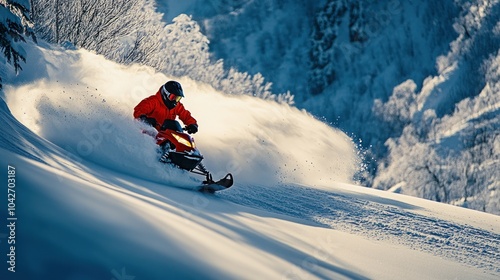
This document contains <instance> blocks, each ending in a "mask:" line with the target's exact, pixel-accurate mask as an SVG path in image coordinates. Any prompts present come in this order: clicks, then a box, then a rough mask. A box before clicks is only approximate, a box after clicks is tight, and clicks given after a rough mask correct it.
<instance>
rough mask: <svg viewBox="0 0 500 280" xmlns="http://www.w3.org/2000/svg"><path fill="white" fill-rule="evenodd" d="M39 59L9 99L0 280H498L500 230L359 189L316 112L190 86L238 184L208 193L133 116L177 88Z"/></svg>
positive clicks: (202, 143) (105, 67) (203, 140)
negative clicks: (12, 213)
mask: <svg viewBox="0 0 500 280" xmlns="http://www.w3.org/2000/svg"><path fill="white" fill-rule="evenodd" d="M28 53H29V55H30V56H39V57H40V59H30V58H29V57H28V59H27V61H28V63H31V64H30V65H27V67H25V69H36V71H29V70H26V71H25V72H23V73H22V74H21V75H20V76H19V77H18V78H17V79H16V80H13V81H11V83H10V85H8V86H6V87H5V93H4V94H3V96H2V99H3V100H5V101H6V103H4V102H3V101H0V104H1V106H0V108H1V110H0V118H1V122H2V126H1V130H2V131H1V133H0V164H1V166H3V168H4V170H5V171H4V172H2V173H1V176H2V179H1V180H2V181H3V182H7V171H6V169H7V165H12V166H14V167H15V168H16V192H17V193H16V194H17V199H16V217H17V218H18V221H17V225H18V226H17V227H16V232H15V234H16V235H15V237H16V242H17V243H16V256H17V258H16V272H15V273H11V272H8V271H7V268H6V267H5V266H4V268H3V269H2V270H1V273H2V277H1V279H132V278H133V277H135V279H192V278H204V279H205V278H206V279H288V278H293V279H297V278H301V279H317V278H318V279H401V278H402V276H404V277H403V278H405V279H498V277H499V276H500V264H499V259H500V245H499V242H498V241H499V240H500V226H499V225H500V217H498V216H495V215H489V214H485V213H481V212H477V211H471V210H467V209H462V208H457V207H453V206H449V205H444V204H438V203H434V202H431V201H424V200H421V199H417V198H411V197H407V196H403V195H398V194H392V193H386V192H381V191H377V190H371V189H366V188H363V187H358V186H355V185H353V184H352V181H351V178H352V175H353V174H354V173H355V172H356V168H357V164H358V163H357V154H356V153H357V151H356V150H355V148H354V146H353V144H352V143H351V142H350V139H349V138H348V137H346V136H345V135H344V134H342V133H341V132H339V131H336V130H334V129H332V128H331V127H328V126H326V125H324V124H323V123H321V122H319V121H317V120H315V119H314V118H312V117H311V116H310V115H309V114H307V113H306V112H302V111H299V110H296V109H294V108H291V107H288V106H287V105H279V104H276V103H273V102H269V101H263V100H257V99H253V98H249V97H234V96H233V97H228V96H225V95H224V94H222V93H218V92H216V91H214V90H213V89H211V88H209V87H207V86H205V85H203V84H199V83H196V82H195V81H192V80H189V79H188V78H181V79H179V80H180V81H181V82H182V83H183V85H184V86H185V91H186V98H185V102H184V103H185V105H186V106H187V107H188V108H189V109H190V110H191V111H192V113H193V115H194V116H195V117H197V118H198V120H199V123H200V132H199V133H198V134H196V139H197V142H198V146H199V147H200V149H201V150H202V152H203V153H204V155H205V157H206V159H207V160H206V163H207V167H209V168H211V169H212V170H213V171H214V173H215V174H217V173H224V172H227V171H232V172H234V174H235V178H236V180H237V183H236V185H235V186H234V187H233V188H232V189H230V190H227V191H224V192H220V193H217V194H216V195H203V194H199V193H196V192H192V191H189V190H185V189H182V188H186V187H189V186H190V185H191V184H193V183H194V182H195V181H196V179H197V178H195V177H192V176H179V175H185V174H182V172H180V171H177V170H174V169H168V168H166V167H165V166H162V165H160V164H158V163H156V162H155V161H154V159H155V156H156V155H155V147H154V143H153V142H152V141H151V139H148V138H147V136H145V135H142V134H141V133H139V128H140V125H139V124H138V123H136V122H134V121H133V120H132V119H131V110H132V107H133V105H134V104H135V103H136V102H138V101H139V100H140V99H142V98H144V97H145V96H148V95H149V94H152V93H153V92H154V91H155V90H156V89H157V87H158V86H159V85H160V84H161V83H162V82H164V81H165V79H167V78H168V77H165V76H163V75H161V74H158V73H154V72H153V71H152V70H151V69H149V68H145V67H139V66H131V67H123V66H120V65H117V64H114V63H111V62H109V61H106V60H104V59H103V58H102V57H99V56H95V55H93V54H90V53H88V52H85V51H64V50H58V49H56V50H48V49H31V50H29V52H28ZM207 104H210V106H207ZM174 178H177V179H174ZM3 193H4V194H3V195H2V201H6V191H5V192H3ZM1 205H2V207H3V208H4V209H2V211H1V212H0V213H2V220H3V221H6V218H5V217H4V215H6V211H5V210H6V208H7V206H6V205H5V204H4V203H2V204H1ZM0 233H4V232H0ZM8 234H10V233H8ZM0 237H1V238H2V239H1V241H2V243H0V248H1V251H2V254H1V255H2V262H3V263H4V264H5V263H6V260H5V258H6V253H4V252H7V250H8V249H7V247H6V246H5V245H6V244H5V242H4V241H5V240H6V239H4V237H7V235H6V234H1V235H0ZM3 275H5V276H6V277H4V276H3ZM7 277H8V278H7Z"/></svg>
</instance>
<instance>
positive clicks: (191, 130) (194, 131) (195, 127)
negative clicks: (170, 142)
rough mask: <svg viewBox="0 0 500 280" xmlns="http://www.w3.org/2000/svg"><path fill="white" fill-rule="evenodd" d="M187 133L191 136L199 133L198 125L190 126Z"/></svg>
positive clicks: (187, 127)
mask: <svg viewBox="0 0 500 280" xmlns="http://www.w3.org/2000/svg"><path fill="white" fill-rule="evenodd" d="M186 131H187V132H188V133H189V134H194V133H196V132H198V125H197V124H190V125H188V126H186Z"/></svg>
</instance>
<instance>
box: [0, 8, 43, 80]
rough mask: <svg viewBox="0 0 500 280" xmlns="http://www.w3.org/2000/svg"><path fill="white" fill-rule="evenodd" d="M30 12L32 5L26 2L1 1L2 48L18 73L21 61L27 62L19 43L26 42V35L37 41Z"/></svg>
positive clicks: (0, 33) (0, 41)
mask: <svg viewBox="0 0 500 280" xmlns="http://www.w3.org/2000/svg"><path fill="white" fill-rule="evenodd" d="M29 11H30V5H29V2H28V1H26V0H0V48H1V50H2V52H3V54H4V56H5V58H6V59H7V61H8V62H11V63H12V64H13V65H14V69H15V70H16V72H17V71H19V70H22V67H21V64H20V61H21V60H22V61H26V57H25V56H26V55H25V53H24V50H23V48H22V47H20V46H19V45H18V44H17V42H19V41H22V42H25V41H26V40H25V38H24V36H25V35H27V36H31V37H32V38H33V40H34V39H35V36H34V33H33V31H32V29H31V26H32V23H31V19H30V16H29ZM1 87H2V78H1V77H0V88H1Z"/></svg>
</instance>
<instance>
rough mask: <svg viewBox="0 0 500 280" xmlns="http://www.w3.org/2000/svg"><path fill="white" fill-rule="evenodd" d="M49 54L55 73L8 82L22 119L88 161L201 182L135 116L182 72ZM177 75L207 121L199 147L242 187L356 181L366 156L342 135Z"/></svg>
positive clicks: (190, 104) (212, 165)
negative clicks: (165, 155)
mask: <svg viewBox="0 0 500 280" xmlns="http://www.w3.org/2000/svg"><path fill="white" fill-rule="evenodd" d="M35 53H37V54H38V53H40V51H38V50H33V51H32V54H35ZM41 53H42V54H43V56H44V57H45V60H46V61H47V62H50V63H49V64H48V65H49V66H45V65H37V66H36V67H37V68H38V67H40V68H42V69H43V68H44V67H46V69H47V70H46V71H47V73H48V76H50V77H51V78H50V79H43V78H42V79H40V77H37V79H35V80H34V81H33V82H31V83H27V84H24V85H22V86H18V87H15V88H14V87H10V88H6V96H7V103H8V105H9V108H10V109H11V110H12V113H13V115H14V116H16V117H17V118H18V119H19V120H20V121H21V122H22V123H23V124H25V125H26V126H27V127H28V128H30V129H32V130H33V131H34V132H36V133H37V134H39V135H41V136H42V137H44V138H46V139H47V140H49V141H51V142H53V143H55V144H56V145H58V146H59V147H61V148H63V149H65V150H67V151H69V152H71V153H72V154H74V155H76V156H77V157H79V158H81V159H85V160H89V161H92V162H95V163H98V164H100V165H103V166H106V167H108V168H111V169H113V170H117V171H120V172H124V173H128V174H134V175H136V176H139V177H141V178H146V179H148V180H151V181H155V182H168V183H169V184H175V185H179V186H182V185H186V184H193V183H194V182H193V179H192V177H190V179H178V180H177V179H171V178H176V177H179V176H174V174H177V175H178V174H179V173H181V172H180V171H178V170H168V171H167V172H165V169H168V168H166V167H165V166H164V165H162V164H160V163H158V162H157V161H156V158H157V154H156V145H155V144H154V142H153V140H152V139H151V138H149V137H148V136H146V135H144V134H141V133H140V126H141V125H140V124H139V123H137V122H136V121H134V120H133V119H132V112H133V108H134V106H135V105H136V104H137V103H139V101H140V100H141V99H143V98H145V97H147V96H149V95H152V94H154V93H156V91H157V90H158V88H159V86H160V85H161V84H163V83H164V82H165V81H167V80H169V79H173V78H171V77H166V76H164V75H162V74H158V73H154V72H153V71H152V70H151V69H149V68H146V67H140V66H131V67H124V66H120V65H117V64H114V63H112V62H109V61H106V60H105V59H104V58H103V57H101V56H96V55H94V54H91V53H89V52H86V51H83V50H80V51H66V52H64V53H61V51H60V50H48V49H42V50H41ZM28 60H29V61H32V60H31V57H28ZM40 63H43V61H42V60H40ZM108 73H113V75H112V76H110V75H109V74H108ZM30 75H36V74H33V73H30V72H29V71H25V72H23V73H22V75H21V77H20V78H19V79H20V80H23V81H26V80H29V77H28V76H30ZM178 80H179V81H180V82H181V84H182V85H183V87H184V91H185V94H186V98H184V99H183V101H182V102H183V103H184V105H185V106H186V107H187V108H188V109H189V110H190V111H191V113H192V114H193V116H194V117H195V118H197V120H198V122H199V126H200V132H199V133H198V134H196V135H195V138H196V140H197V144H198V147H199V148H200V150H201V151H202V153H203V154H204V156H205V158H206V160H205V163H206V166H207V167H208V168H209V169H210V170H212V171H213V173H214V175H215V177H218V176H222V175H224V174H225V173H227V172H233V174H234V175H235V177H236V178H237V182H238V183H240V184H249V183H251V184H260V185H267V186H271V185H273V184H275V183H277V182H282V183H286V182H297V183H308V184H315V183H322V184H324V183H328V182H334V181H337V182H339V181H340V182H351V180H352V178H353V175H354V173H355V172H356V170H357V168H358V158H357V154H356V148H355V147H354V145H353V143H352V142H351V140H350V139H349V138H348V137H347V136H346V135H345V134H343V133H342V132H340V131H338V130H336V129H334V128H331V127H329V126H327V125H326V124H324V123H322V122H320V121H317V120H315V119H314V118H313V117H312V116H311V115H309V114H308V113H307V112H305V111H300V110H298V109H296V108H293V107H290V106H288V105H282V104H278V103H275V102H271V101H264V100H261V99H258V98H253V97H249V96H228V95H224V94H223V93H220V92H216V91H215V90H214V89H212V88H211V87H208V86H206V85H203V84H198V83H196V82H194V81H192V80H190V79H188V78H180V79H178ZM181 177H188V176H181Z"/></svg>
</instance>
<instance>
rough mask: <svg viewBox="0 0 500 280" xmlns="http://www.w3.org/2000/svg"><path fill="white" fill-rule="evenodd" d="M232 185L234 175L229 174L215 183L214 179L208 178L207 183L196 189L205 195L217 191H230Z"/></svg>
mask: <svg viewBox="0 0 500 280" xmlns="http://www.w3.org/2000/svg"><path fill="white" fill-rule="evenodd" d="M232 185H233V175H232V174H231V173H228V174H227V175H226V176H225V177H224V178H222V179H220V180H219V181H217V182H214V181H213V180H212V178H207V181H203V184H201V185H200V186H198V187H196V190H197V191H200V192H204V193H215V192H217V191H222V190H226V189H229V188H230V187H231V186H232Z"/></svg>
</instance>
